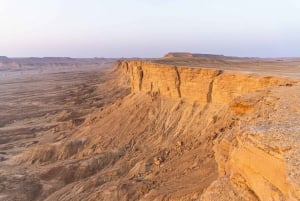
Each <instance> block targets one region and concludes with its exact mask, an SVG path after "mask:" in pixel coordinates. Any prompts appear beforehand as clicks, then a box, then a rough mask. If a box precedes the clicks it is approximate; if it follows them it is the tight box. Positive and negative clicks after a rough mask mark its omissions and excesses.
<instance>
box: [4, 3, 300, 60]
mask: <svg viewBox="0 0 300 201" xmlns="http://www.w3.org/2000/svg"><path fill="white" fill-rule="evenodd" d="M299 10H300V2H299V1H297V0H286V1H271V0H264V1H258V0H253V1H251V2H241V1H238V0H228V1H226V2H224V1H221V0H211V1H197V0H187V1H184V2H183V1H179V0H173V1H171V0H163V1H158V0H153V1H151V2H150V1H146V0H140V1H138V0H123V1H117V0H102V1H101V2H99V1H96V0H90V1H85V2H84V1H79V0H73V1H71V0H51V1H50V0H44V1H38V0H27V1H26V2H25V1H20V0H19V1H18V0H0V25H1V26H0V55H1V56H2V55H3V56H8V57H74V58H76V57H77V58H93V57H106V58H120V57H144V58H146V57H161V56H163V55H164V54H166V53H167V52H192V53H204V54H222V55H226V56H240V57H299V56H300V54H299V52H300V40H299V35H300V23H299V22H298V21H299V19H300V12H299Z"/></svg>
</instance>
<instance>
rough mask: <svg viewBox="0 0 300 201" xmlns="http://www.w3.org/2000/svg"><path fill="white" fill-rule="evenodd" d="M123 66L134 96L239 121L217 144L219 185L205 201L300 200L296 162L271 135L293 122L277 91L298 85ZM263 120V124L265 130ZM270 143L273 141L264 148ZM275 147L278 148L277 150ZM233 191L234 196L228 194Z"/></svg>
mask: <svg viewBox="0 0 300 201" xmlns="http://www.w3.org/2000/svg"><path fill="white" fill-rule="evenodd" d="M119 66H121V68H122V69H123V72H124V74H125V75H127V76H128V77H129V78H130V84H131V90H132V92H133V93H138V92H145V93H148V94H151V95H161V96H167V97H171V98H181V99H187V100H191V101H196V102H200V103H204V104H212V105H225V106H226V107H229V108H230V109H231V111H232V112H233V113H234V114H235V115H236V119H237V121H236V124H237V125H236V126H235V127H234V128H232V129H229V130H228V131H227V133H226V134H223V135H222V136H218V137H217V139H216V141H215V146H214V151H215V159H216V162H217V163H218V167H219V179H217V180H216V181H215V182H214V183H213V184H212V185H211V187H210V188H208V190H207V191H206V192H205V193H204V194H203V195H202V196H201V198H202V200H216V199H217V200H299V199H300V195H299V190H300V189H299V185H298V184H297V182H292V180H293V179H290V178H289V176H288V175H293V174H296V173H291V172H289V171H288V170H289V169H291V168H288V166H290V164H289V160H290V159H289V158H287V157H286V155H287V153H286V152H285V151H282V150H284V149H285V148H282V147H281V146H280V143H279V142H278V141H279V140H278V139H279V138H278V139H277V138H275V137H274V136H275V134H274V133H272V131H271V128H276V126H277V125H276V121H280V115H282V119H284V120H282V121H286V119H287V118H286V117H284V113H279V112H278V111H277V110H276V109H275V107H276V104H277V103H276V102H277V101H278V100H279V99H281V98H282V100H285V99H284V98H283V97H281V96H282V93H280V94H277V97H276V98H275V97H273V96H271V95H270V94H272V93H270V90H271V89H274V87H275V88H276V87H278V88H279V87H285V88H283V89H282V90H283V91H286V90H289V89H288V87H290V86H292V85H294V84H295V81H292V80H289V79H287V78H281V77H272V76H258V75H253V74H243V73H239V72H227V71H222V70H218V69H207V68H189V67H183V66H170V65H161V64H155V63H151V62H146V61H123V62H120V63H119ZM285 98H286V97H285ZM286 99H287V100H288V98H286ZM266 108H267V109H266ZM282 108H284V107H283V106H282ZM253 111H254V112H253ZM272 113H274V115H273V116H276V115H278V116H279V117H277V118H275V117H274V119H273V122H272V123H271V122H270V119H271V116H272ZM277 113H278V114H277ZM286 115H287V116H288V114H286ZM240 119H244V120H243V121H241V120H240ZM257 119H260V120H259V121H260V122H259V123H260V124H261V125H259V126H258V125H257V124H259V123H257ZM253 122H256V123H253ZM290 122H292V121H290ZM294 124H296V122H294ZM241 127H243V128H241ZM262 128H268V129H265V130H264V129H262ZM251 129H252V130H253V129H258V130H259V133H258V134H257V133H256V134H254V135H253V134H249V133H251V132H248V131H250V130H251ZM282 129H283V130H284V129H286V130H288V128H282ZM287 135H291V134H290V133H288V134H287ZM266 139H270V140H269V141H267V142H263V141H264V140H266ZM280 139H281V140H285V139H284V138H280ZM276 140H277V141H276ZM271 141H272V142H274V141H276V142H275V143H273V144H272V143H271ZM286 142H287V143H292V142H289V141H286ZM269 143H270V144H269ZM297 145H299V143H296V145H295V147H297ZM280 147H281V148H280ZM289 149H292V148H289ZM294 149H296V151H297V150H298V151H299V149H297V148H294ZM294 151H295V150H294ZM294 169H295V168H294ZM294 180H295V178H294ZM226 182H229V183H226ZM222 186H223V187H222ZM225 186H226V188H225ZM229 186H232V188H231V187H229ZM229 188H231V190H228V189H229ZM224 189H225V190H224ZM226 189H227V190H226ZM225 191H226V192H225ZM220 196H221V197H220Z"/></svg>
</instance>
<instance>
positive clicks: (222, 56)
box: [164, 52, 225, 58]
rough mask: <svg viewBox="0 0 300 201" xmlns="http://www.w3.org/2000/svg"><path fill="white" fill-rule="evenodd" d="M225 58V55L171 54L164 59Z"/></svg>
mask: <svg viewBox="0 0 300 201" xmlns="http://www.w3.org/2000/svg"><path fill="white" fill-rule="evenodd" d="M199 57H205V58H225V56H224V55H217V54H194V53H190V52H169V53H168V54H166V55H165V56H164V58H199Z"/></svg>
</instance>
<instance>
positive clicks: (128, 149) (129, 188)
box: [0, 53, 300, 201]
mask: <svg viewBox="0 0 300 201" xmlns="http://www.w3.org/2000/svg"><path fill="white" fill-rule="evenodd" d="M0 61H2V63H1V65H0V107H1V110H0V200H7V201H12V200H49V201H52V200H78V201H79V200H105V201H106V200H185V201H192V200H205V201H206V200H207V201H208V200H210V201H216V200H228V201H229V200H237V201H238V200H245V201H246V200H247V201H257V200H266V201H269V200H270V201H271V200H278V201H279V200H300V126H299V123H298V122H299V121H300V85H299V79H300V59H298V58H278V59H260V58H236V57H224V56H222V55H201V54H194V55H193V54H190V53H170V54H168V55H166V57H165V58H160V59H152V60H141V59H140V60H122V61H115V60H113V59H97V58H95V59H70V58H41V59H38V58H27V59H8V58H0Z"/></svg>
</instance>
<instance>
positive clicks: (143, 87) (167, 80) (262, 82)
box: [119, 61, 290, 104]
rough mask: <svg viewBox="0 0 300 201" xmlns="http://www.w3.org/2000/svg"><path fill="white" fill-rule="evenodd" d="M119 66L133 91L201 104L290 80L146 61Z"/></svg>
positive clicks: (226, 100) (125, 62) (229, 100)
mask: <svg viewBox="0 0 300 201" xmlns="http://www.w3.org/2000/svg"><path fill="white" fill-rule="evenodd" d="M119 65H120V66H121V68H122V69H123V72H124V73H125V74H126V75H127V76H129V77H130V80H131V89H132V91H133V92H139V91H143V92H146V93H150V94H160V95H163V96H168V97H174V98H184V99H189V100H193V101H199V102H201V103H211V102H212V103H219V104H228V103H230V102H231V101H232V100H233V99H234V98H236V97H238V96H240V95H241V94H245V93H250V92H254V91H256V90H258V89H260V88H264V87H267V86H278V85H288V84H289V83H290V81H289V80H288V79H284V78H277V77H271V76H255V75H247V74H242V73H236V72H224V71H222V70H218V69H208V68H192V67H183V66H171V65H162V64H155V63H151V62H146V61H123V62H120V63H119Z"/></svg>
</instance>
